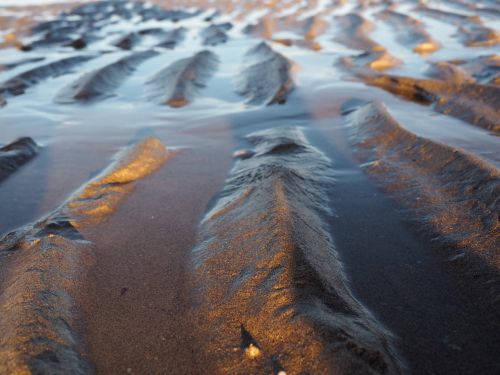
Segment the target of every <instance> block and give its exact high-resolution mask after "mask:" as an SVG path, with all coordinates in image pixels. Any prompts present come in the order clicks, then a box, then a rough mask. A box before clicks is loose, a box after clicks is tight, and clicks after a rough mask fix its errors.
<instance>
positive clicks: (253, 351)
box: [245, 344, 260, 359]
mask: <svg viewBox="0 0 500 375" xmlns="http://www.w3.org/2000/svg"><path fill="white" fill-rule="evenodd" d="M245 354H246V355H247V357H248V358H250V359H254V358H257V357H258V356H259V355H260V349H259V348H257V347H256V346H255V345H254V344H250V345H249V346H248V347H247V348H246V349H245Z"/></svg>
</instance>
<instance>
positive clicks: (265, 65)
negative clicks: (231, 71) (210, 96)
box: [239, 42, 295, 105]
mask: <svg viewBox="0 0 500 375" xmlns="http://www.w3.org/2000/svg"><path fill="white" fill-rule="evenodd" d="M244 59H245V61H244V64H243V67H242V69H241V73H240V78H239V92H240V94H241V95H243V96H245V97H246V98H247V99H248V104H253V105H262V104H265V105H271V104H283V103H285V102H286V99H287V96H288V94H289V93H290V92H291V91H292V90H293V88H294V87H295V83H294V81H293V77H292V72H291V71H292V68H293V63H292V62H291V61H290V60H289V59H287V58H286V57H285V56H283V55H281V54H280V53H278V52H276V51H274V50H273V49H272V48H271V47H269V46H268V45H267V44H266V43H265V42H262V43H260V44H258V45H257V46H255V47H253V48H251V49H250V50H249V51H248V52H247V53H246V54H245V57H244Z"/></svg>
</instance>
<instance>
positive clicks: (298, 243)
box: [192, 128, 401, 374]
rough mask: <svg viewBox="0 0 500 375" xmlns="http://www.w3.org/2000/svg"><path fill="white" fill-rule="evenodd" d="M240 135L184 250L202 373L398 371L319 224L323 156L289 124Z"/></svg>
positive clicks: (324, 204) (383, 333)
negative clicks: (204, 362) (196, 233)
mask: <svg viewBox="0 0 500 375" xmlns="http://www.w3.org/2000/svg"><path fill="white" fill-rule="evenodd" d="M247 140H248V141H249V142H250V143H251V144H252V145H253V150H251V152H246V153H241V155H245V158H244V159H242V160H240V161H238V162H237V163H236V165H235V167H234V168H233V170H232V173H231V176H230V177H229V179H228V180H227V181H226V186H225V188H224V189H223V191H222V192H221V193H220V195H219V199H218V201H217V203H216V204H215V206H214V208H213V209H212V210H210V211H209V212H208V213H207V215H206V217H205V218H204V219H203V221H202V224H201V229H200V238H199V241H198V245H197V246H196V247H195V248H194V250H193V254H192V256H193V267H194V283H195V290H197V292H198V293H197V298H196V302H195V305H196V308H195V311H194V314H195V316H196V317H198V318H199V325H198V326H197V327H198V329H199V332H198V333H199V334H200V336H201V337H203V343H204V345H203V349H204V352H205V353H203V355H206V356H207V358H208V359H209V361H208V362H209V363H210V364H209V366H210V368H209V369H208V372H211V373H220V374H227V373H231V374H250V373H252V374H253V373H275V374H277V373H279V372H280V371H286V373H292V374H295V373H335V374H395V373H400V372H401V367H400V363H399V361H398V359H397V357H396V355H395V354H394V352H393V349H392V344H391V341H392V336H391V334H390V333H389V332H388V331H387V330H386V329H384V328H383V327H382V326H381V325H380V323H379V322H378V321H377V320H376V319H375V318H374V317H373V316H372V315H371V314H370V312H369V311H368V310H367V309H366V308H365V307H364V306H363V305H361V304H360V303H359V302H358V301H357V300H356V299H355V297H354V296H353V295H352V293H351V291H350V289H349V286H348V284H347V281H346V277H345V275H344V272H343V269H342V263H341V262H340V260H339V257H338V254H337V252H336V250H335V247H334V245H333V242H332V239H331V238H330V235H329V234H328V233H327V231H326V230H325V224H324V220H325V219H327V218H328V217H330V216H331V212H330V209H329V201H328V198H327V197H328V196H327V193H326V191H327V190H328V189H329V187H331V185H332V184H333V175H332V166H331V161H330V160H329V159H328V158H327V157H326V156H325V155H324V154H322V153H321V152H320V151H318V150H317V149H315V148H314V147H312V146H310V145H309V144H308V142H307V140H306V139H305V136H304V134H303V133H302V131H301V130H300V129H298V128H285V129H272V130H266V131H262V132H258V133H254V134H251V135H250V136H248V137H247ZM304 358H307V361H304V360H303V359H304Z"/></svg>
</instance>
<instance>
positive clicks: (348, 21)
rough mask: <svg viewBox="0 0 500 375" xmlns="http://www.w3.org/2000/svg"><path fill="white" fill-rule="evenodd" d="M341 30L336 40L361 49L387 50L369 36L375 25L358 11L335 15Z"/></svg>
mask: <svg viewBox="0 0 500 375" xmlns="http://www.w3.org/2000/svg"><path fill="white" fill-rule="evenodd" d="M335 21H336V22H337V23H338V27H339V30H338V32H337V35H336V36H335V41H336V42H338V43H341V44H343V45H345V46H346V47H349V48H352V49H357V50H361V51H374V52H381V51H385V48H384V47H383V46H381V45H380V44H378V43H376V42H374V41H373V40H371V39H370V38H369V37H368V34H369V33H370V32H371V31H372V30H373V28H374V25H373V23H371V22H370V21H368V20H366V19H365V18H364V17H363V16H361V15H359V14H357V13H349V14H346V15H344V16H337V17H335Z"/></svg>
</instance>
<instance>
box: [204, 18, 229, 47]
mask: <svg viewBox="0 0 500 375" xmlns="http://www.w3.org/2000/svg"><path fill="white" fill-rule="evenodd" d="M232 27H233V25H232V24H230V23H225V24H219V25H217V24H214V25H210V26H208V27H207V28H206V29H203V30H202V31H201V32H200V37H201V40H202V43H203V45H204V46H216V45H218V44H223V43H226V42H227V40H228V36H227V34H226V31H228V30H230V29H231V28H232Z"/></svg>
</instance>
